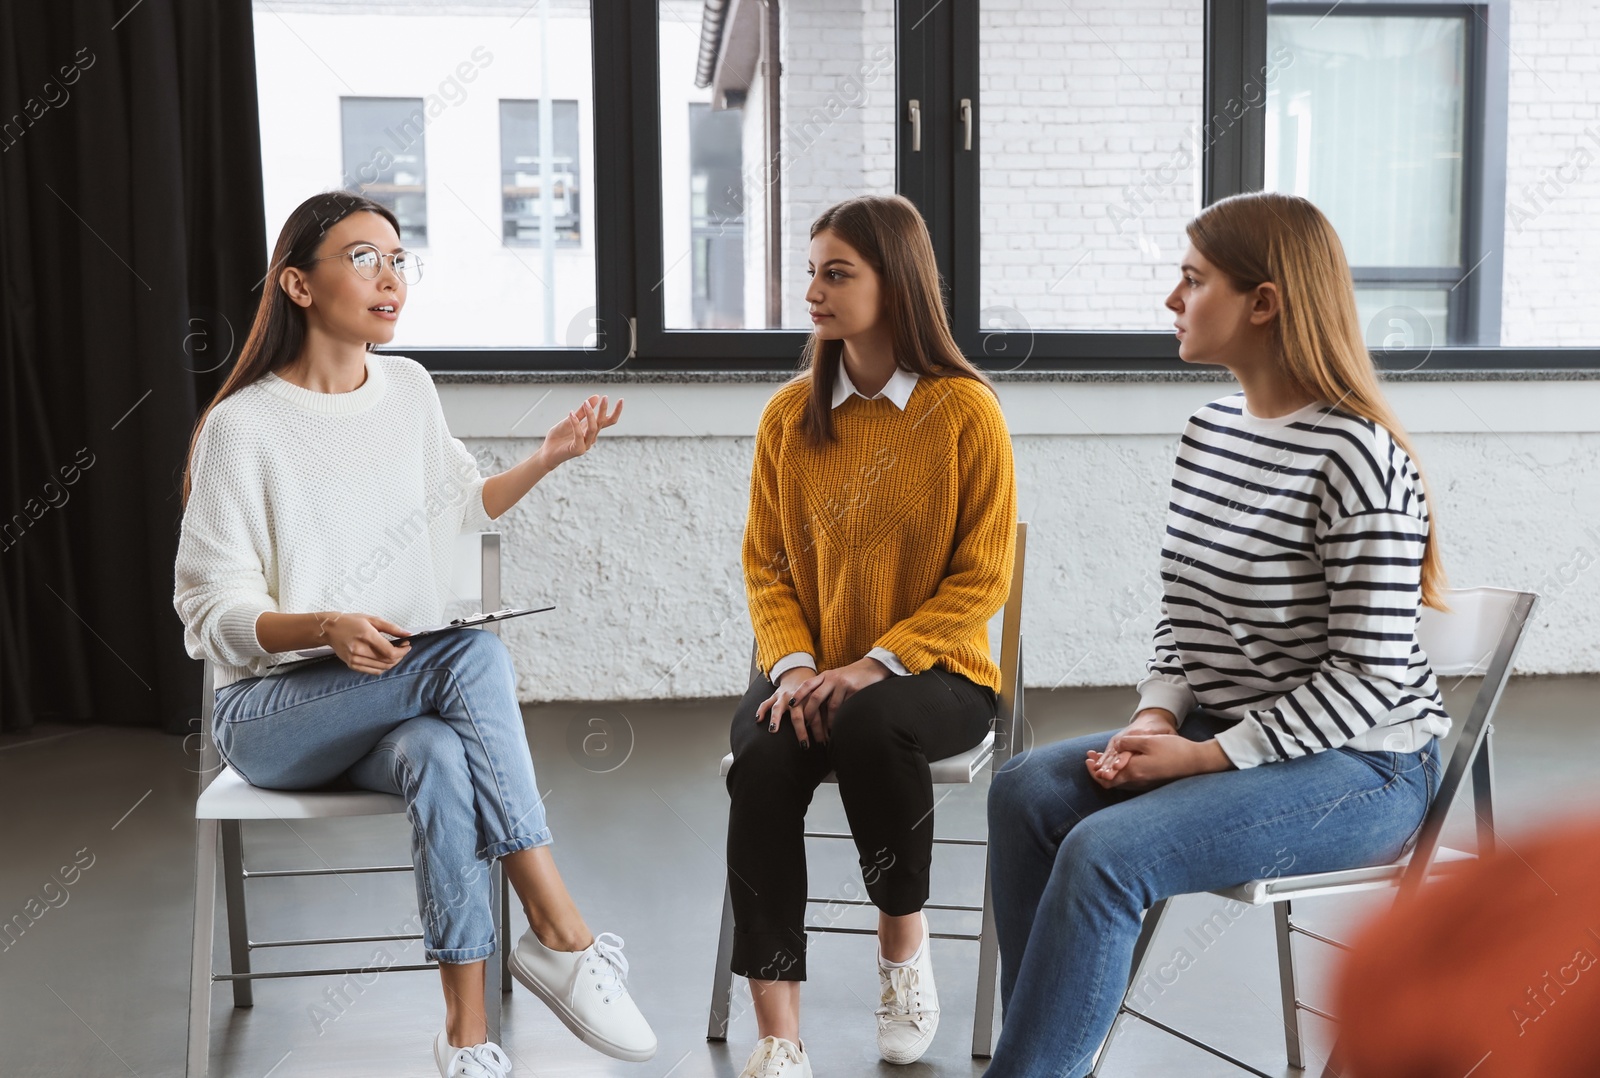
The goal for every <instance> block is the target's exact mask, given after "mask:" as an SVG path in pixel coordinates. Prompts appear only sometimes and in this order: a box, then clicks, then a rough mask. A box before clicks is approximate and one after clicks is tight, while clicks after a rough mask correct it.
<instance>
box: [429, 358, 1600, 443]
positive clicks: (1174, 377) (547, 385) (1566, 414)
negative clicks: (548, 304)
mask: <svg viewBox="0 0 1600 1078" xmlns="http://www.w3.org/2000/svg"><path fill="white" fill-rule="evenodd" d="M794 373H795V372H793V371H783V370H749V369H746V370H707V369H702V370H629V371H603V372H599V371H595V372H591V371H434V372H433V378H434V381H435V382H436V383H438V386H439V399H440V401H441V402H442V404H443V406H444V410H445V417H446V421H447V422H448V423H449V425H450V430H451V433H453V434H454V435H455V436H456V437H458V438H511V439H531V438H536V437H542V436H543V434H544V432H545V431H546V430H548V429H549V428H550V426H551V425H552V424H554V423H556V422H557V421H559V420H560V419H561V418H562V416H564V415H565V414H566V411H567V409H569V408H571V407H573V406H574V405H576V404H577V403H578V402H579V401H581V400H582V399H583V398H584V397H586V396H588V395H590V394H592V393H605V394H609V395H610V396H612V397H614V398H626V399H627V414H626V415H625V416H624V418H623V421H622V424H621V426H619V427H618V428H617V430H616V431H615V432H613V433H612V434H610V435H608V436H609V437H645V438H652V437H654V438H685V437H688V438H719V437H721V438H727V437H733V438H739V437H749V436H752V435H754V434H755V431H756V426H757V424H758V423H759V421H760V418H761V413H762V410H763V409H764V408H765V406H766V403H767V401H768V400H770V399H771V397H772V394H773V392H774V390H775V389H776V388H777V386H778V385H779V384H781V383H782V382H784V381H786V380H788V379H789V378H791V377H793V375H794ZM992 377H993V379H994V383H995V389H996V391H997V392H998V393H999V396H1000V406H1001V408H1003V409H1004V410H1005V415H1006V424H1007V426H1008V427H1009V428H1010V430H1011V433H1012V434H1013V435H1016V436H1057V435H1065V436H1082V435H1089V436H1107V435H1157V436H1161V437H1168V438H1170V437H1175V436H1176V435H1177V433H1178V432H1179V431H1181V430H1182V429H1183V425H1184V422H1185V421H1186V420H1187V419H1188V417H1189V416H1190V415H1191V414H1193V412H1194V410H1195V409H1197V408H1199V407H1200V406H1201V405H1203V404H1205V403H1206V402H1207V401H1211V400H1215V399H1216V398H1218V397H1222V396H1226V395H1227V394H1228V393H1230V392H1232V391H1233V390H1234V389H1235V388H1236V387H1237V383H1235V382H1234V381H1233V378H1232V376H1231V375H1229V374H1228V373H1227V372H1226V371H1224V370H1222V369H1220V368H1196V369H1193V370H1174V371H1152V370H1143V371H1138V370H1109V369H1108V370H1103V371H1044V370H1021V371H1012V372H1007V373H997V374H994V375H993V376H992ZM1545 383H1558V384H1559V388H1558V387H1557V386H1556V385H1548V384H1545ZM628 387H633V388H628ZM1134 387H1136V388H1134ZM1385 387H1386V393H1385V395H1386V396H1387V397H1388V398H1389V402H1390V404H1391V405H1392V406H1393V407H1394V409H1395V411H1396V412H1397V413H1398V414H1399V416H1400V420H1401V422H1402V423H1404V424H1405V426H1406V429H1407V430H1409V431H1410V432H1412V433H1413V434H1433V433H1440V434H1492V435H1505V434H1510V433H1559V434H1581V433H1600V370H1595V369H1576V370H1548V369H1546V370H1535V369H1526V368H1524V369H1520V370H1482V371H1464V370H1436V371H1429V370H1426V369H1424V370H1418V371H1410V372H1405V373H1393V374H1389V375H1388V376H1386V378H1385Z"/></svg>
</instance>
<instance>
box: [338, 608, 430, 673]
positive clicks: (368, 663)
mask: <svg viewBox="0 0 1600 1078" xmlns="http://www.w3.org/2000/svg"><path fill="white" fill-rule="evenodd" d="M317 627H318V629H319V630H320V631H321V633H322V635H323V636H324V637H325V638H326V639H327V642H328V645H329V646H330V647H332V648H333V653H334V654H335V655H337V656H338V657H339V658H340V660H341V661H343V662H344V664H345V665H346V666H348V667H349V668H350V669H352V670H355V671H357V672H358V673H362V674H381V673H383V672H384V671H385V670H389V669H392V668H393V667H394V665H395V664H396V663H398V662H399V661H400V660H401V659H403V658H405V657H406V652H408V651H410V650H411V645H409V644H404V645H396V644H392V643H390V642H389V640H388V638H387V637H385V636H384V635H383V634H384V633H388V634H389V635H390V636H406V635H409V634H408V633H407V632H406V630H404V629H402V628H400V626H398V625H396V624H395V623H394V622H392V621H386V620H384V619H383V618H380V617H375V616H374V615H372V614H346V613H339V612H337V611H335V612H332V613H328V614H322V615H319V616H318V620H317Z"/></svg>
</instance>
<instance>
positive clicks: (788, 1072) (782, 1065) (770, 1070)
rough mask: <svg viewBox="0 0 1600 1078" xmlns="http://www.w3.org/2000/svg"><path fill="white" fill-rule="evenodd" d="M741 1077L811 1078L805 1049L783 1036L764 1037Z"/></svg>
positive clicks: (751, 1055)
mask: <svg viewBox="0 0 1600 1078" xmlns="http://www.w3.org/2000/svg"><path fill="white" fill-rule="evenodd" d="M739 1078H811V1060H810V1059H808V1058H807V1057H806V1053H805V1049H804V1048H802V1047H800V1045H798V1044H795V1043H794V1042H793V1041H786V1040H784V1039H783V1038H781V1037H762V1038H761V1039H760V1040H759V1041H757V1042H756V1050H755V1051H754V1052H752V1053H750V1059H749V1061H748V1062H746V1063H745V1065H744V1070H742V1071H740V1072H739Z"/></svg>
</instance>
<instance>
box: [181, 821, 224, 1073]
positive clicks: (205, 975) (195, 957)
mask: <svg viewBox="0 0 1600 1078" xmlns="http://www.w3.org/2000/svg"><path fill="white" fill-rule="evenodd" d="M216 928H217V821H216V820H196V821H195V827H194V942H193V944H192V949H191V950H190V952H189V1049H188V1059H187V1062H186V1064H185V1067H184V1075H185V1078H206V1073H207V1068H208V1066H209V1064H210V1053H211V947H212V939H213V933H215V932H216Z"/></svg>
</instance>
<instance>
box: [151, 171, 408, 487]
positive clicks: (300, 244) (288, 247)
mask: <svg viewBox="0 0 1600 1078" xmlns="http://www.w3.org/2000/svg"><path fill="white" fill-rule="evenodd" d="M352 213H375V214H377V215H378V216H379V217H382V218H383V219H384V220H385V221H388V222H389V224H390V225H391V226H392V227H393V228H394V230H395V234H396V235H398V234H399V233H400V222H399V221H397V220H395V216H394V214H393V213H392V212H391V211H390V210H389V207H387V206H385V205H383V204H381V203H378V202H374V201H372V200H371V199H370V198H362V197H361V196H360V195H353V194H351V193H349V192H348V191H324V192H322V193H321V194H318V195H312V196H311V197H310V198H308V199H306V200H305V201H304V202H302V203H300V205H298V206H296V207H295V208H294V212H293V213H291V214H289V219H288V220H287V221H285V222H284V223H283V231H281V232H279V233H278V245H277V246H276V247H274V248H273V251H272V264H271V266H269V267H268V269H267V276H266V278H265V279H264V281H263V283H262V288H261V303H260V305H259V306H257V307H256V318H255V321H254V322H253V323H252V324H251V326H250V335H249V336H248V337H246V338H245V341H244V347H242V348H240V349H239V358H238V359H237V360H235V361H234V364H233V370H231V371H229V372H228V377H227V378H226V379H225V380H224V381H223V383H222V388H221V389H218V390H217V395H216V396H215V397H213V398H211V403H210V404H208V405H206V407H205V410H204V411H202V412H201V413H200V418H199V419H198V420H196V421H195V425H194V431H193V433H191V434H190V435H189V455H188V457H187V458H186V460H185V463H184V466H183V502H182V504H183V505H185V506H187V505H188V504H189V485H190V476H189V470H190V466H191V465H192V463H193V461H194V448H195V446H196V445H197V444H198V443H199V441H200V430H201V428H203V427H204V426H205V425H206V417H207V416H209V415H210V414H211V409H213V408H215V407H216V406H217V405H219V404H221V403H222V402H223V401H224V400H226V399H227V398H228V397H230V396H232V395H233V394H234V393H237V392H238V391H239V390H241V389H243V388H244V387H245V386H247V385H250V384H251V383H253V382H254V381H256V379H258V378H260V377H261V376H262V375H264V374H266V373H267V372H268V371H277V370H282V369H283V368H284V367H286V366H288V365H289V364H290V363H292V362H294V360H295V357H297V356H298V355H299V354H300V349H301V347H302V346H303V345H304V344H305V340H306V312H305V311H304V310H302V309H301V308H300V307H299V306H298V305H297V304H295V303H293V302H291V301H290V299H289V296H288V294H287V293H285V292H284V290H283V288H282V286H280V285H279V284H278V275H279V274H281V273H282V272H283V271H284V270H285V269H286V268H289V267H293V268H295V269H309V268H310V267H311V266H312V265H313V264H314V262H315V258H316V254H317V247H318V246H320V245H321V243H322V237H323V236H324V235H325V234H326V233H327V231H328V229H330V228H332V227H333V226H334V225H336V224H338V223H339V222H340V221H342V220H344V219H345V218H346V217H349V216H350V215H351V214H352ZM367 348H368V350H371V348H372V345H370V344H369V345H368V346H367Z"/></svg>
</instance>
